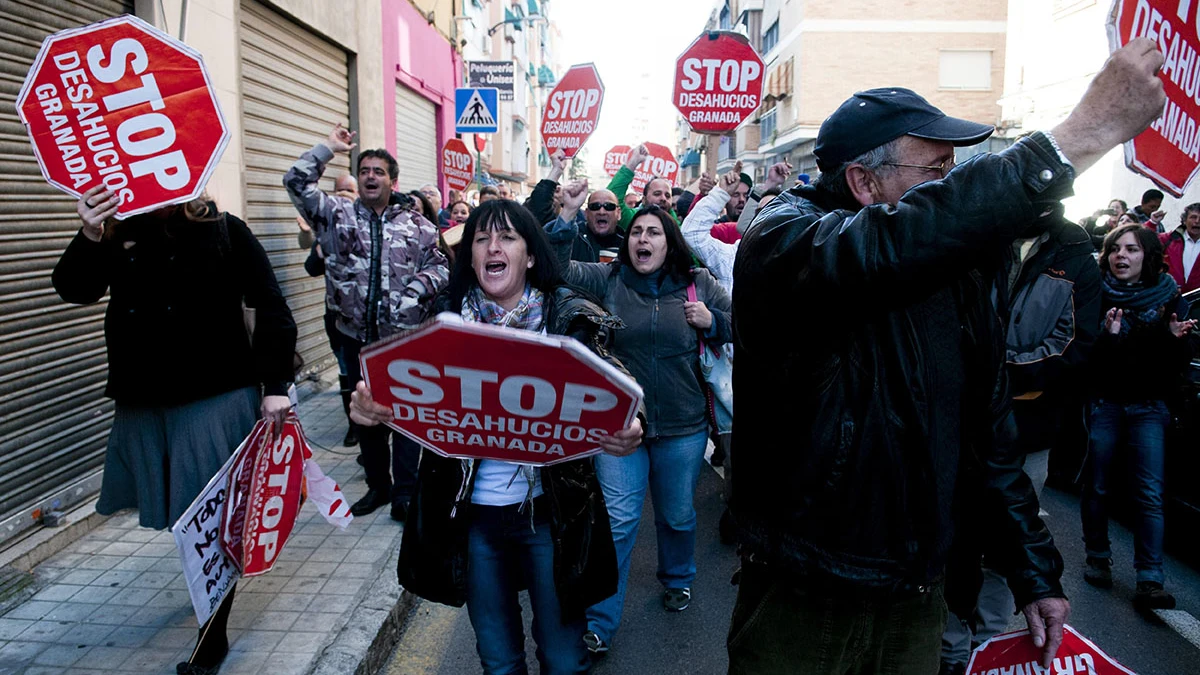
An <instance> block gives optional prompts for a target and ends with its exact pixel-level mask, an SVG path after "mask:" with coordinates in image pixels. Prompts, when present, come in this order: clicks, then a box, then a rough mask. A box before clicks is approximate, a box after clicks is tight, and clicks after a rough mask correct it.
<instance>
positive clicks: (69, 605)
mask: <svg viewBox="0 0 1200 675" xmlns="http://www.w3.org/2000/svg"><path fill="white" fill-rule="evenodd" d="M94 608H95V605H88V604H80V603H75V602H64V603H61V604H60V605H59V606H58V607H55V608H54V609H52V610H50V612H49V613H48V614H46V616H45V617H44V618H45V619H46V620H47V621H68V622H71V623H76V622H79V621H83V620H84V619H85V618H87V616H88V615H89V614H91V613H92V610H93V609H94Z"/></svg>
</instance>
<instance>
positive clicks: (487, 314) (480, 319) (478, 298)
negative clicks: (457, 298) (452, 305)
mask: <svg viewBox="0 0 1200 675" xmlns="http://www.w3.org/2000/svg"><path fill="white" fill-rule="evenodd" d="M544 299H545V298H544V296H543V295H542V292H541V291H539V290H538V289H536V288H534V287H532V286H530V285H529V284H528V283H526V284H525V293H524V294H522V295H521V301H520V302H518V303H517V306H516V307H514V308H513V309H512V311H509V310H506V309H504V308H503V307H501V306H500V304H499V303H497V302H494V301H492V300H490V299H488V297H487V295H485V294H484V292H483V289H482V288H480V287H479V286H478V285H476V286H474V287H472V288H471V290H470V292H469V293H467V297H465V298H463V304H462V318H463V319H465V320H467V321H474V322H476V323H490V324H492V325H493V326H506V327H508V328H520V329H522V330H532V331H538V332H541V330H542V323H543V319H544V317H543V316H542V302H543V300H544Z"/></svg>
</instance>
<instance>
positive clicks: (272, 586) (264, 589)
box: [238, 574, 288, 593]
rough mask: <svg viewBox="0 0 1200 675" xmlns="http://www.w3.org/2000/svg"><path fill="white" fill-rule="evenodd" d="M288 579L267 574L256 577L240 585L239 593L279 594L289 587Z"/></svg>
mask: <svg viewBox="0 0 1200 675" xmlns="http://www.w3.org/2000/svg"><path fill="white" fill-rule="evenodd" d="M287 582H288V578H287V577H283V576H276V575H275V574H267V575H264V576H261V577H254V578H252V579H247V580H245V581H242V582H239V583H238V592H239V593H242V592H245V593H278V592H279V591H280V590H281V589H282V588H283V587H284V586H286V585H287Z"/></svg>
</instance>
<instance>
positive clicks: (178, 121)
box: [17, 16, 229, 218]
mask: <svg viewBox="0 0 1200 675" xmlns="http://www.w3.org/2000/svg"><path fill="white" fill-rule="evenodd" d="M17 111H18V113H19V114H20V116H21V121H22V122H23V123H24V124H25V128H26V130H27V131H28V132H29V138H30V141H31V142H32V143H33V149H34V152H35V153H36V154H37V158H38V164H39V165H41V168H42V175H44V176H45V177H46V180H47V181H49V182H50V184H51V185H53V186H55V187H57V188H59V189H60V190H62V191H64V192H66V193H68V194H70V195H73V196H76V197H78V196H79V195H80V194H82V193H84V192H86V191H87V190H88V189H90V188H92V187H94V186H95V185H98V184H100V183H104V184H105V185H106V186H107V187H108V189H110V190H112V191H113V192H114V193H116V194H117V196H118V197H119V198H120V206H119V208H118V211H117V217H118V218H125V217H128V216H131V215H134V214H137V213H144V212H146V211H151V210H153V209H156V208H158V207H160V206H165V205H168V204H174V203H178V202H184V201H188V200H191V199H195V198H196V197H199V196H200V195H201V194H202V193H203V191H204V186H205V184H206V183H207V182H208V178H209V176H210V175H211V174H212V171H213V169H214V168H215V167H216V165H217V161H218V160H219V159H220V157H221V152H222V151H223V150H224V149H225V145H226V143H228V142H229V129H228V127H227V126H226V125H225V119H224V118H223V117H222V115H221V108H220V106H219V105H218V103H217V97H216V93H215V91H214V90H213V88H212V84H211V82H210V81H209V79H208V73H207V72H206V71H205V69H204V63H203V61H202V60H201V58H200V54H199V52H197V51H195V50H194V49H192V48H190V47H188V46H187V45H185V44H183V43H182V42H179V41H178V40H176V39H174V38H172V37H171V36H169V35H167V34H165V33H163V32H161V31H159V30H157V29H155V28H154V27H153V26H151V25H149V24H147V23H146V22H144V21H142V20H141V19H138V18H137V17H133V16H121V17H118V18H115V19H109V20H107V21H102V22H100V23H94V24H91V25H89V26H84V27H82V28H72V29H69V30H65V31H62V32H59V33H55V34H54V35H51V36H49V37H47V38H46V40H45V41H44V42H43V43H42V48H41V51H39V52H38V55H37V59H35V60H34V62H33V67H32V68H30V70H29V75H28V76H27V77H26V78H25V84H24V85H22V87H21V93H20V94H19V95H18V96H17Z"/></svg>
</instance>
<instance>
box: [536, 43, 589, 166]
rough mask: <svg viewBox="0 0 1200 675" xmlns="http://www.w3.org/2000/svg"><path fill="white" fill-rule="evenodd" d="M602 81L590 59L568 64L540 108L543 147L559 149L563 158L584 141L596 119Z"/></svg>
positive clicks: (572, 154) (571, 154) (551, 151)
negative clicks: (565, 71)
mask: <svg viewBox="0 0 1200 675" xmlns="http://www.w3.org/2000/svg"><path fill="white" fill-rule="evenodd" d="M603 103H604V83H603V82H601V81H600V73H598V72H596V66H594V65H593V64H590V63H585V64H583V65H578V66H571V69H570V70H568V71H567V74H566V75H563V78H562V79H561V80H559V82H558V84H557V85H556V86H555V87H554V91H552V92H550V97H549V98H547V99H546V109H545V110H544V111H542V140H543V141H544V142H545V144H546V151H547V152H549V153H551V154H554V151H555V150H558V149H562V151H563V152H564V153H565V154H566V157H567V159H570V158H572V157H574V156H575V153H576V152H579V149H580V148H582V147H583V144H584V143H586V142H587V139H588V136H591V135H592V132H593V131H595V130H596V123H597V122H598V121H599V120H600V105H601V104H603Z"/></svg>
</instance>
